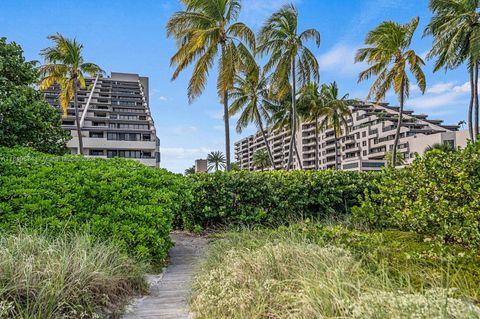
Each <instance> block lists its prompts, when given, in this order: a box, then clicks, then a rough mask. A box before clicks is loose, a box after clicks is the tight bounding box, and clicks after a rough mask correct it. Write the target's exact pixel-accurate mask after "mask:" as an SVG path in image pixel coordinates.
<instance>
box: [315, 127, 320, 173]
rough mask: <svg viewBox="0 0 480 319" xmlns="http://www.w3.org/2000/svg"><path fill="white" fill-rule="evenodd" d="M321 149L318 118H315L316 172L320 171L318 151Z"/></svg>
mask: <svg viewBox="0 0 480 319" xmlns="http://www.w3.org/2000/svg"><path fill="white" fill-rule="evenodd" d="M319 148H320V143H319V141H318V117H317V118H315V170H317V171H318V170H319V168H320V167H319V166H320V165H319V163H318V160H319V158H318V157H319V156H318V149H319Z"/></svg>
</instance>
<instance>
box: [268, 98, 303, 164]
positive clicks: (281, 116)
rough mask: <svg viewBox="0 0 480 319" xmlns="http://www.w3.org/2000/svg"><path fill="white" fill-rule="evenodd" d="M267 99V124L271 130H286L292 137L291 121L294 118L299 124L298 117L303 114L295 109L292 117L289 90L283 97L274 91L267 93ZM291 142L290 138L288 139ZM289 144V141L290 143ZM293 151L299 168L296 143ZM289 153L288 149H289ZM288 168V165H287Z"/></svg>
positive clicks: (298, 154)
mask: <svg viewBox="0 0 480 319" xmlns="http://www.w3.org/2000/svg"><path fill="white" fill-rule="evenodd" d="M269 96H270V98H269V101H270V102H271V103H268V104H266V107H267V110H268V112H269V113H270V114H271V115H270V119H269V122H268V123H269V126H270V127H271V130H273V131H276V130H278V131H281V130H286V131H287V132H288V134H290V138H294V137H295V135H294V134H293V133H292V132H293V130H292V123H293V120H294V119H295V126H298V125H300V119H301V117H302V116H303V113H301V112H302V111H303V110H302V109H300V110H297V112H296V113H295V117H293V113H292V99H291V92H290V93H288V94H287V95H286V96H285V97H284V98H283V99H279V95H278V94H276V93H275V92H272V91H271V92H270V93H269ZM290 142H291V140H290ZM290 146H291V143H290ZM293 146H294V151H295V154H296V156H297V161H298V163H299V167H300V169H303V166H302V162H301V160H300V153H299V152H298V147H297V143H294V144H293ZM289 153H290V151H289ZM287 169H288V167H287Z"/></svg>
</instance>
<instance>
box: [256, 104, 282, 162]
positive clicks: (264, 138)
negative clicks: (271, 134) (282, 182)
mask: <svg viewBox="0 0 480 319" xmlns="http://www.w3.org/2000/svg"><path fill="white" fill-rule="evenodd" d="M255 111H256V113H257V118H258V126H260V131H262V135H263V141H264V142H265V147H266V148H267V152H268V156H269V157H270V161H271V162H272V167H273V170H277V167H276V166H275V162H274V161H273V155H272V150H271V149H270V146H269V145H268V140H267V134H265V131H264V130H263V123H262V118H261V117H260V112H258V109H255Z"/></svg>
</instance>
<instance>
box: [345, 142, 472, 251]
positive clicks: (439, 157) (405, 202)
mask: <svg viewBox="0 0 480 319" xmlns="http://www.w3.org/2000/svg"><path fill="white" fill-rule="evenodd" d="M376 187H377V189H378V191H375V192H372V191H367V192H366V196H365V200H364V202H363V203H362V204H361V205H360V207H359V208H355V209H354V215H355V217H356V219H358V220H360V221H362V222H366V223H368V224H369V225H371V226H372V227H380V228H388V227H391V228H398V229H401V230H411V231H416V232H419V233H423V234H429V235H432V236H433V235H438V236H441V237H443V238H444V239H445V240H446V241H455V242H458V243H462V244H467V245H471V246H476V247H480V192H479V190H480V142H479V143H476V144H470V145H468V146H467V148H466V149H465V150H461V151H458V152H442V151H440V150H432V151H430V152H427V153H426V154H425V156H424V157H421V158H417V159H416V160H415V161H414V163H413V164H412V165H411V166H410V167H407V168H405V169H403V170H388V171H386V172H385V174H383V175H382V176H381V178H380V179H379V180H378V181H377V182H376Z"/></svg>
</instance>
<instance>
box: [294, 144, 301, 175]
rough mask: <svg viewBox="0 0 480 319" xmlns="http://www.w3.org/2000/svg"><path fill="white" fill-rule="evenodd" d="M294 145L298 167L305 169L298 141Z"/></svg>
mask: <svg viewBox="0 0 480 319" xmlns="http://www.w3.org/2000/svg"><path fill="white" fill-rule="evenodd" d="M294 145H295V154H296V155H297V161H298V167H299V168H300V169H301V170H303V164H302V161H301V160H300V152H299V151H298V145H297V143H295V144H294Z"/></svg>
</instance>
